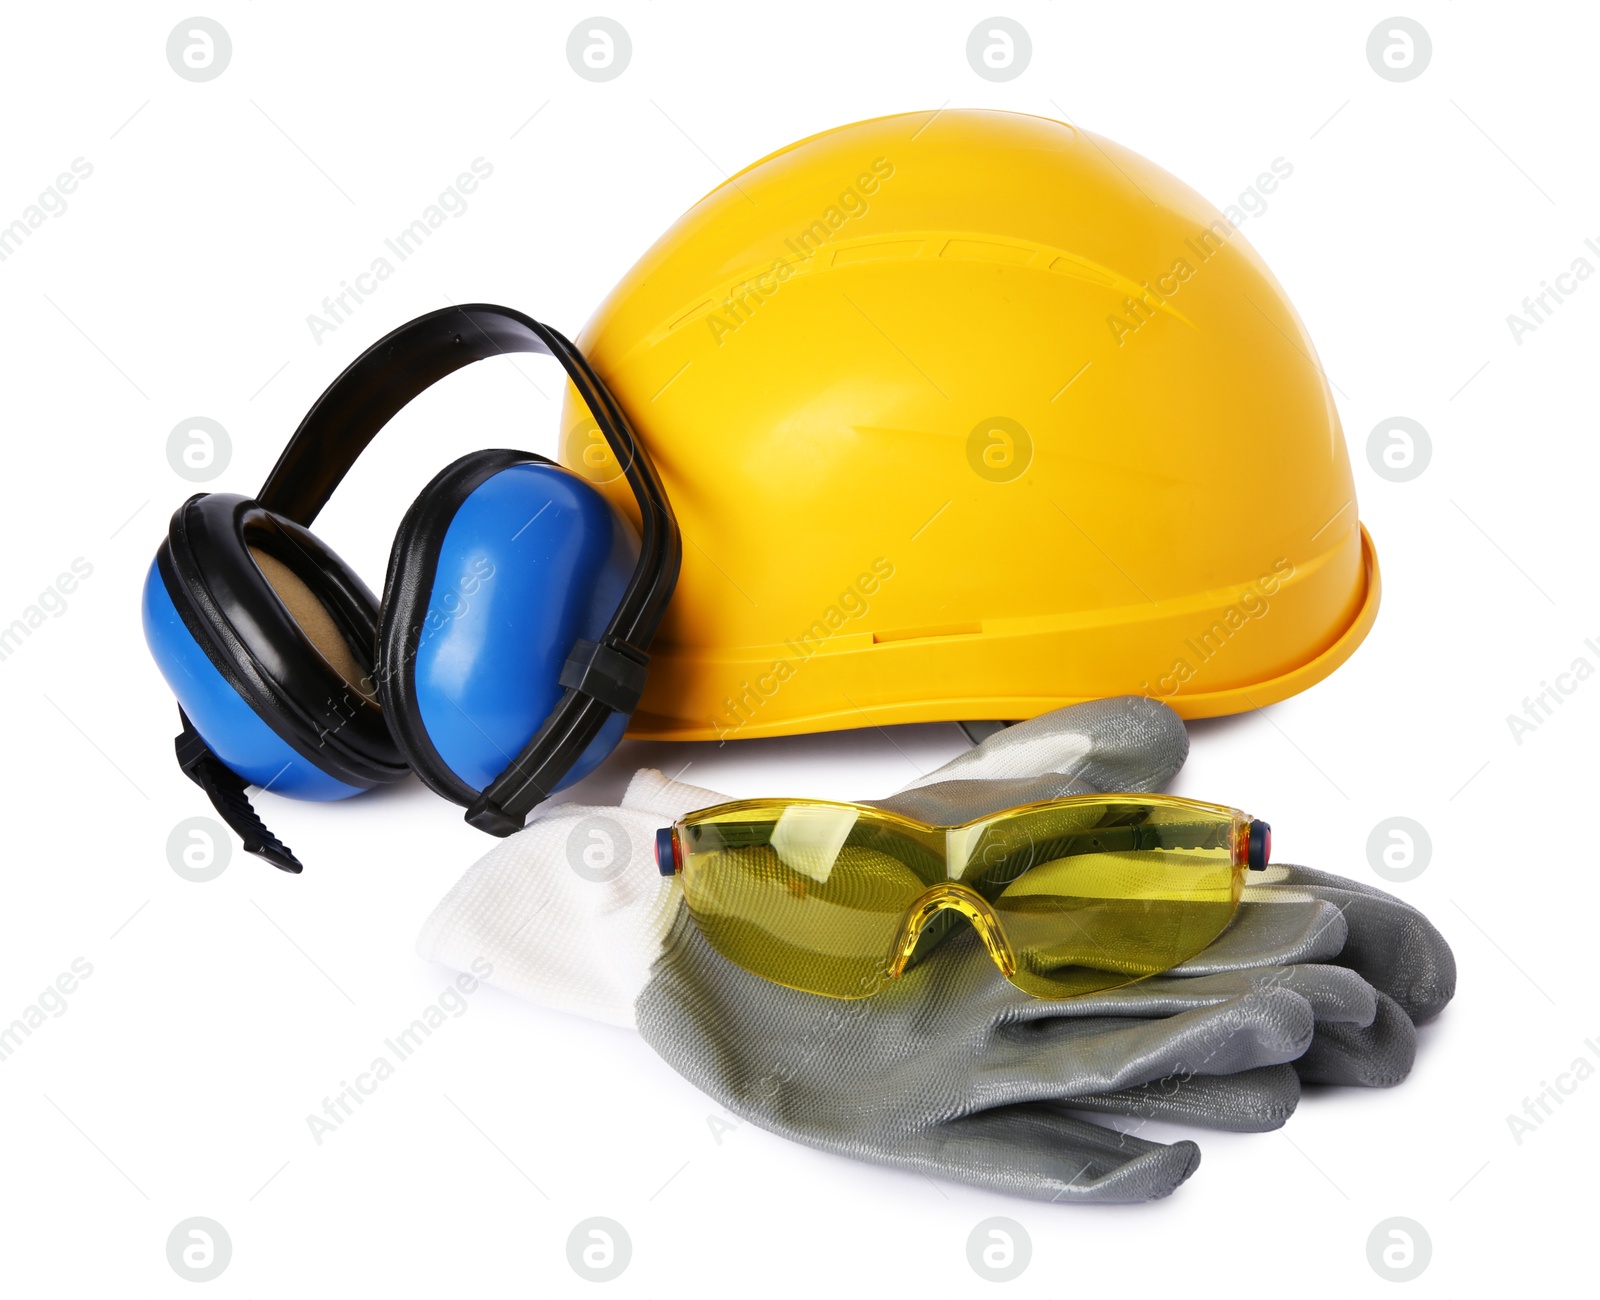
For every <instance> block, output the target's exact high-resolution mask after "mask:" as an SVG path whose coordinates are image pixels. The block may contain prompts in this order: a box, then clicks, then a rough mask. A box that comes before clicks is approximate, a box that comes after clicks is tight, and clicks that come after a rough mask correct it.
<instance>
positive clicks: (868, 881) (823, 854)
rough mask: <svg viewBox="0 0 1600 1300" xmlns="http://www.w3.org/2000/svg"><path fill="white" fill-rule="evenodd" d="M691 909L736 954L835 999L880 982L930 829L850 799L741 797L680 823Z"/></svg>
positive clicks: (936, 866) (925, 879)
mask: <svg viewBox="0 0 1600 1300" xmlns="http://www.w3.org/2000/svg"><path fill="white" fill-rule="evenodd" d="M678 834H679V842H680V843H681V845H682V848H683V887H684V896H685V898H686V899H687V901H688V904H689V910H690V912H691V913H692V914H693V916H694V919H695V923H696V924H697V925H698V926H699V927H700V930H701V932H702V933H703V934H704V935H705V937H706V939H707V941H708V942H710V944H711V946H712V947H713V948H715V949H716V950H717V951H718V952H720V953H721V954H722V955H723V956H724V957H726V958H727V959H728V960H729V961H732V962H734V963H736V964H737V965H740V966H743V967H744V968H745V969H747V970H751V971H754V972H755V973H756V974H758V975H762V976H765V977H766V978H767V979H770V980H774V981H776V982H777V983H779V984H786V985H788V986H789V987H790V988H796V989H803V990H805V991H807V992H810V993H822V994H826V995H828V996H830V997H840V998H856V997H866V996H868V995H870V994H872V993H874V992H876V991H877V989H878V987H879V986H880V984H881V983H882V981H883V979H884V977H885V972H886V971H887V969H888V966H889V962H890V961H891V959H892V956H893V950H894V945H895V940H896V938H897V936H898V934H899V931H900V924H901V921H902V919H903V918H904V916H905V914H906V911H907V910H908V909H909V908H910V906H911V905H912V903H913V902H915V900H916V899H917V898H918V897H919V896H920V895H921V894H922V893H923V891H924V890H925V889H926V888H927V886H928V884H929V883H931V882H932V881H934V880H938V879H941V878H942V877H943V874H944V864H943V860H942V857H941V855H940V854H939V853H938V851H937V849H936V847H935V839H934V837H930V836H929V835H927V834H921V833H919V832H918V831H917V830H916V828H913V827H910V826H908V825H906V824H902V823H899V822H898V820H897V819H891V818H886V817H884V816H882V815H880V814H876V813H874V812H873V811H872V810H871V809H864V808H857V807H854V806H853V805H849V804H824V803H801V802H773V803H769V804H762V803H754V802H750V803H744V804H739V805H725V806H724V807H723V808H719V809H713V810H712V811H711V814H710V815H709V816H708V817H706V818H705V819H704V820H701V819H699V818H690V819H689V820H688V821H687V823H686V824H684V825H682V826H680V827H679V830H678Z"/></svg>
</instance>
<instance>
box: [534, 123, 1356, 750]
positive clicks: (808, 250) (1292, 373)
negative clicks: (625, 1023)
mask: <svg viewBox="0 0 1600 1300" xmlns="http://www.w3.org/2000/svg"><path fill="white" fill-rule="evenodd" d="M579 345H580V347H581V348H582V349H583V351H584V352H585V354H586V355H587V356H588V357H589V359H590V360H591V362H592V363H593V365H594V367H595V369H596V370H597V371H598V372H599V373H600V375H601V377H602V378H603V379H604V380H605V382H606V383H607V384H608V385H609V386H610V388H611V390H612V391H613V392H614V393H615V394H616V395H617V397H618V398H619V400H620V401H621V403H622V405H623V406H624V407H625V408H626V410H627V412H628V414H629V417H630V419H631V420H632V422H633V426H634V428H635V430H636V432H637V433H638V434H639V436H640V437H641V438H642V439H643V440H644V442H645V443H646V445H647V446H648V447H649V450H650V454H651V456H652V457H653V458H654V460H655V463H656V465H657V467H658V468H659V470H660V473H661V477H662V480H663V482H664V484H665V487H666V491H667V494H668V496H669V497H670V499H671V501H672V503H673V506H674V509H675V510H676V512H677V516H678V519H679V522H680V523H681V525H682V528H683V536H684V542H685V545H684V553H683V568H682V573H681V576H680V578H679V581H678V587H677V591H676V594H675V595H674V597H673V601H672V605H671V608H670V609H669V610H668V613H667V617H666V621H665V622H664V623H663V624H662V627H661V631H660V634H659V635H658V637H657V639H656V643H655V646H654V648H653V649H652V651H651V655H652V661H651V665H650V677H649V686H648V688H647V689H646V692H645V695H644V700H643V702H642V704H641V706H640V708H639V711H638V712H637V713H636V714H635V715H634V718H633V722H632V726H631V730H630V734H632V735H635V736H639V737H646V738H654V739H675V740H699V739H718V738H727V737H733V736H740V737H746V736H771V735H788V734H794V733H798V732H809V731H825V730H831V729H835V728H843V727H859V726H866V725H869V724H887V723H902V722H924V721H938V720H963V719H979V718H1007V719H1012V718H1024V717H1032V716H1034V715H1036V714H1038V713H1042V712H1044V711H1046V710H1049V709H1053V708H1057V707H1060V706H1062V705H1066V704H1071V703H1075V702H1078V701H1082V700H1087V699H1096V698H1103V697H1106V696H1114V695H1121V694H1129V693H1131V694H1140V695H1146V696H1150V697H1154V698H1160V699H1163V700H1165V701H1167V702H1168V703H1169V704H1171V705H1172V707H1173V708H1175V709H1176V710H1177V711H1178V712H1179V713H1180V714H1182V715H1184V716H1185V717H1206V716H1211V715H1216V714H1225V713H1234V712H1239V711H1242V710H1245V709H1251V708H1256V707H1259V706H1261V705H1265V704H1270V703H1273V702H1274V701H1277V700H1281V699H1283V698H1285V697H1286V696H1289V695H1292V694H1294V693H1295V692H1297V691H1301V690H1304V689H1305V688H1306V687H1308V686H1310V685H1312V684H1313V683H1315V682H1317V681H1320V680H1321V679H1322V678H1323V677H1325V676H1327V675H1328V674H1329V673H1330V672H1332V671H1333V670H1334V669H1335V668H1336V667H1338V666H1339V664H1341V663H1343V662H1344V660H1345V659H1346V658H1347V657H1348V656H1349V655H1350V654H1351V652H1352V651H1353V650H1354V649H1355V647H1356V646H1357V645H1358V644H1359V643H1360V642H1361V640H1362V638H1363V637H1364V636H1365V635H1366V633H1367V630H1368V628H1369V627H1370V626H1371V625H1372V621H1373V618H1374V617H1375V615H1376V613H1377V607H1378V597H1379V577H1378V564H1377V557H1376V555H1375V553H1374V551H1373V547H1372V542H1371V539H1370V538H1369V537H1368V536H1367V533H1366V530H1365V529H1364V528H1363V527H1362V526H1361V525H1360V523H1359V521H1358V518H1357V512H1356V500H1355V488H1354V486H1353V484H1352V481H1351V475H1350V464H1349V457H1348V454H1347V452H1346V449H1345V444H1344V438H1343V434H1342V432H1341V429H1340V425H1339V417H1338V413H1337V412H1336V411H1335V409H1334V404H1333V398H1332V395H1331V393H1330V392H1329V386H1328V382H1327V380H1326V378H1325V376H1324V374H1323V372H1322V368H1321V366H1320V365H1319V363H1318V362H1317V360H1316V352H1315V349H1314V348H1313V347H1312V344H1311V340H1310V339H1309V338H1308V337H1307V335H1306V331H1305V328H1304V326H1303V325H1302V324H1301V322H1300V319H1299V317H1298V316H1297V315H1296V314H1295V311H1294V309H1293V308H1292V307H1291V306H1290V305H1289V302H1288V300H1287V298H1286V297H1285V296H1284V293H1283V290H1282V289H1281V288H1280V287H1279V285H1278V282H1277V281H1276V280H1275V279H1274V278H1273V276H1272V273H1271V272H1270V271H1269V270H1268V269H1267V267H1266V266H1265V264H1264V263H1263V262H1262V260H1261V258H1260V257H1259V256H1258V255H1257V253H1256V252H1255V250H1254V249H1253V248H1251V247H1250V245H1249V244H1248V243H1247V242H1246V241H1245V240H1244V238H1243V236H1242V235H1241V234H1240V233H1239V232H1238V230H1237V228H1235V227H1234V226H1233V225H1232V224H1230V223H1229V222H1228V221H1227V219H1226V218H1224V217H1223V215H1222V214H1221V213H1219V212H1218V211H1217V209H1216V208H1214V207H1213V206H1212V205H1211V204H1209V203H1208V202H1206V201H1205V200H1204V199H1202V198H1201V197H1200V196H1199V195H1198V194H1196V193H1195V192H1194V191H1192V190H1190V189H1189V188H1187V187H1186V186H1184V185H1183V184H1182V183H1180V182H1179V181H1177V180H1176V179H1174V178H1173V177H1172V176H1170V175H1168V174H1167V173H1166V172H1164V171H1162V170H1161V169H1160V168H1159V167H1156V166H1155V165H1154V164H1152V163H1150V162H1148V161H1147V160H1146V159H1144V158H1141V157H1139V156H1138V155H1137V154H1134V153H1131V152H1129V151H1128V150H1126V149H1123V148H1121V147H1120V146H1118V145H1116V144H1114V143H1112V142H1111V141H1109V140H1105V139H1102V138H1099V137H1096V136H1093V135H1091V134H1089V133H1087V132H1084V131H1081V130H1078V129H1076V128H1074V127H1072V126H1069V125H1067V124H1065V123H1062V122H1056V121H1051V120H1048V119H1045V118H1039V117H1031V116H1025V115H1021V114H1016V113H1005V112H992V111H976V110H945V111H941V112H936V113H926V112H924V113H908V114H902V115H898V116H893V117H885V118H878V119H875V120H872V121H867V122H858V123H855V124H854V125H851V126H844V127H839V128H837V129H835V130H831V131H825V132H823V133H821V134H820V135H815V136H812V137H810V138H809V139H806V140H802V141H800V142H798V143H796V144H793V145H790V146H789V147H788V148H786V149H782V150H779V151H778V152H777V153H774V154H771V155H770V156H768V157H767V158H764V159H762V160H761V161H760V162H757V163H754V164H752V165H751V166H750V167H748V168H746V169H745V170H744V171H742V172H740V173H738V174H737V175H735V176H733V177H731V178H730V179H729V180H728V181H726V182H725V183H724V184H722V185H719V186H718V187H717V188H716V189H714V190H712V191H711V192H710V193H709V194H707V195H706V196H705V197H704V198H703V199H701V200H700V202H699V203H697V204H696V205H695V206H694V207H693V208H691V209H690V210H689V211H688V212H686V213H685V214H684V215H683V217H681V218H680V219H679V220H678V222H677V223H676V224H675V225H674V226H673V227H672V229H671V230H669V231H668V232H667V233H666V234H665V235H663V236H662V237H661V239H659V240H658V241H657V242H656V243H655V245H654V246H653V247H652V248H651V249H650V250H649V251H648V252H646V253H645V254H644V256H643V257H642V258H640V260H639V262H638V263H637V264H636V265H635V266H634V267H633V269H632V270H630V271H629V272H628V273H627V275H626V276H624V277H623V279H622V281H621V283H620V284H618V285H617V287H616V288H615V289H614V290H613V291H612V293H611V294H610V296H609V297H608V298H607V299H606V300H605V302H604V303H603V304H602V305H601V307H600V308H599V310H598V311H597V312H596V313H595V315H594V317H593V319H592V320H590V322H589V324H588V325H587V327H586V328H585V329H584V331H583V333H582V334H581V335H580V336H579ZM563 429H564V433H563V438H562V450H561V458H562V460H563V461H564V463H566V464H567V465H568V466H569V467H571V468H573V469H575V470H577V471H578V472H580V473H584V474H586V475H587V476H588V477H589V478H590V479H591V480H592V481H595V482H598V483H601V484H602V485H603V486H604V489H605V490H606V491H607V492H608V493H609V494H610V495H611V497H612V499H613V500H614V501H615V502H616V503H617V504H618V505H619V506H620V507H621V508H623V509H628V508H630V502H629V500H628V493H627V489H626V486H625V484H624V483H623V481H622V480H621V478H620V477H619V476H618V467H617V465H616V462H615V461H614V460H613V459H612V458H611V457H610V455H609V453H608V452H607V451H606V450H605V444H604V442H603V440H601V439H599V437H598V435H597V434H596V433H595V432H594V431H593V425H592V423H591V422H590V421H589V420H588V418H587V414H586V412H585V411H584V408H583V407H582V406H581V404H579V403H577V401H576V399H575V397H574V396H573V395H572V394H571V393H570V392H569V394H568V409H567V412H566V415H565V417H564V424H563Z"/></svg>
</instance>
